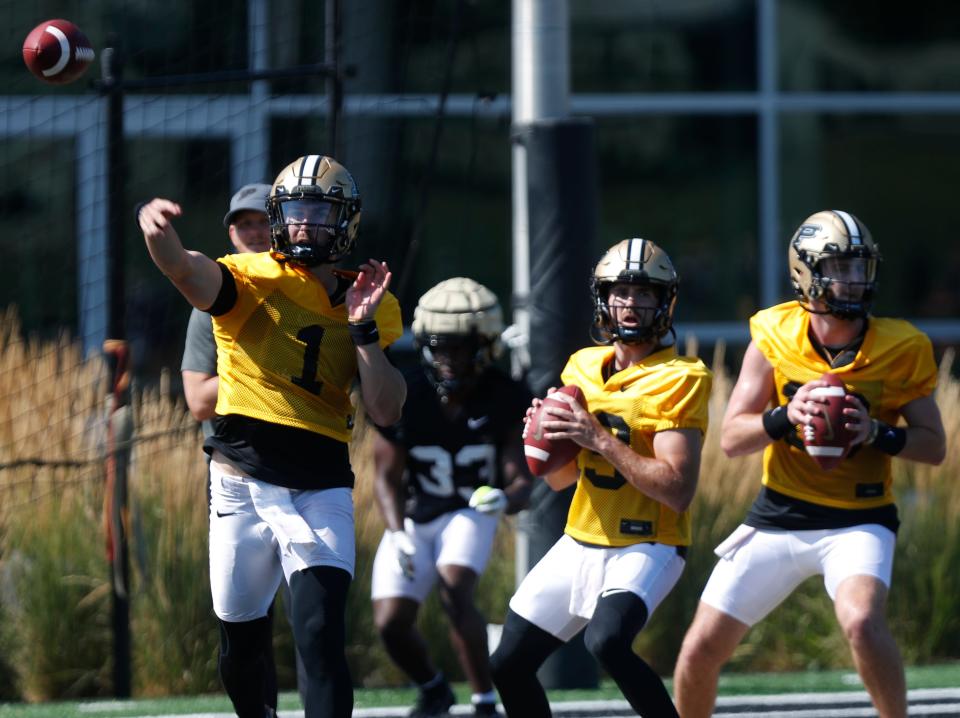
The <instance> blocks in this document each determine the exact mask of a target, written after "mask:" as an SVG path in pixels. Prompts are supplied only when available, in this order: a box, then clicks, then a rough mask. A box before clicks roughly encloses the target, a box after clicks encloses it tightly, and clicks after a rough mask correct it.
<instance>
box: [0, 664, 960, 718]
mask: <svg viewBox="0 0 960 718" xmlns="http://www.w3.org/2000/svg"><path fill="white" fill-rule="evenodd" d="M907 684H908V686H909V687H910V688H956V687H957V686H960V663H950V664H942V665H936V666H923V667H915V668H908V669H907ZM668 687H669V681H668ZM861 688H862V686H861V684H860V680H859V678H858V677H857V675H856V674H855V673H852V672H850V671H810V672H802V673H731V674H729V675H725V676H723V677H722V678H721V679H720V694H721V695H727V696H732V695H745V694H773V693H805V692H830V691H844V690H860V689H861ZM454 689H455V690H456V691H457V695H458V696H459V697H460V699H461V700H464V699H465V698H466V696H467V695H469V690H468V689H467V687H466V685H465V684H458V685H455V686H454ZM620 698H621V695H620V692H619V691H618V690H617V687H616V685H614V684H613V683H612V682H610V681H604V682H603V684H602V685H601V686H600V688H598V689H597V690H571V691H561V690H556V691H550V699H551V700H552V701H573V700H608V699H609V700H617V699H620ZM413 699H414V690H413V689H411V688H404V689H366V690H358V691H357V693H356V707H357V708H377V707H383V706H408V705H411V704H412V703H413ZM298 708H300V699H299V698H298V696H297V695H296V693H292V692H289V693H283V694H282V695H281V697H280V709H281V710H296V709H298ZM229 711H230V702H229V701H228V700H227V698H226V696H225V695H222V694H221V695H205V696H188V697H181V698H163V699H146V700H131V701H84V702H73V703H42V704H36V705H26V704H19V703H6V704H0V718H138V717H139V716H148V715H149V716H158V715H177V714H188V713H228V712H229Z"/></svg>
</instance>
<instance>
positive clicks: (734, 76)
mask: <svg viewBox="0 0 960 718" xmlns="http://www.w3.org/2000/svg"><path fill="white" fill-rule="evenodd" d="M756 34H757V31H756V8H755V2H753V0H714V1H713V2H708V3H705V2H700V1H699V0H650V1H647V2H642V3H638V2H631V1H629V0H618V1H614V2H610V1H607V2H586V1H585V0H574V2H571V3H570V62H571V74H572V80H571V81H572V86H573V91H574V92H693V91H700V92H715V91H728V92H729V91H745V90H751V89H753V88H754V87H756V76H757V71H756V54H757V53H756Z"/></svg>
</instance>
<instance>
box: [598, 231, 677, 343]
mask: <svg viewBox="0 0 960 718" xmlns="http://www.w3.org/2000/svg"><path fill="white" fill-rule="evenodd" d="M620 283H628V284H639V285H643V286H649V287H652V288H653V289H655V290H656V291H657V296H658V303H657V306H656V307H655V308H653V309H644V310H638V311H639V312H641V313H642V318H643V319H644V321H642V322H641V324H640V325H638V326H625V325H622V324H617V322H616V321H615V320H614V318H613V316H612V315H611V313H610V305H609V303H608V297H609V294H610V287H611V286H612V285H614V284H620ZM678 285H679V279H678V277H677V272H676V270H675V269H674V268H673V262H671V261H670V257H669V256H667V253H666V252H665V251H663V250H662V249H661V248H660V247H658V246H657V245H656V244H654V243H653V242H651V241H650V240H648V239H637V238H634V239H625V240H623V241H622V242H619V243H617V244H615V245H613V246H612V247H611V248H610V249H609V250H607V252H606V254H604V255H603V257H601V258H600V261H599V262H597V266H596V267H595V268H594V270H593V277H592V278H591V280H590V293H591V294H592V295H593V327H592V329H591V334H592V335H593V338H594V341H596V342H598V343H600V344H612V343H613V342H615V341H620V342H623V343H625V344H639V343H642V342H649V341H656V340H659V339H660V338H661V337H663V336H665V335H666V334H667V333H668V332H670V331H672V329H673V310H674V308H675V307H676V305H677V288H678Z"/></svg>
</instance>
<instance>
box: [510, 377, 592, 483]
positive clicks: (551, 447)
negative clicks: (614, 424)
mask: <svg viewBox="0 0 960 718" xmlns="http://www.w3.org/2000/svg"><path fill="white" fill-rule="evenodd" d="M557 391H558V392H563V393H564V394H569V395H570V396H572V397H573V398H574V399H576V400H577V401H579V402H580V405H581V406H583V407H586V406H587V400H586V397H584V395H583V392H582V391H581V390H580V387H578V386H574V385H572V384H571V385H569V386H561V387H560V388H559V389H557ZM551 396H552V395H551V394H548V395H547V396H546V398H544V400H543V403H542V404H541V405H540V407H539V408H538V409H537V410H536V411H535V412H534V413H533V416H531V417H530V423H529V424H527V427H526V430H525V431H524V437H523V453H524V454H525V455H526V457H527V466H528V467H530V472H531V473H532V474H533V475H534V476H545V475H547V474H550V473H553V472H554V471H556V470H557V469H559V468H561V467H563V466H564V465H565V464H568V463H569V462H571V461H572V460H573V459H574V457H575V456H576V455H577V454H579V453H580V445H579V444H578V443H577V442H575V441H571V440H570V439H559V440H557V441H551V440H550V439H547V438H545V437H544V433H545V431H544V429H543V427H542V426H540V422H541V421H543V420H544V417H546V419H547V420H549V414H546V413H545V412H544V411H543V408H544V407H546V406H559V407H562V408H564V409H566V408H568V407H567V404H566V403H565V402H564V401H563V400H562V399H553V398H551Z"/></svg>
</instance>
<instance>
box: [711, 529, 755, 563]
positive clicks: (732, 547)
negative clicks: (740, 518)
mask: <svg viewBox="0 0 960 718" xmlns="http://www.w3.org/2000/svg"><path fill="white" fill-rule="evenodd" d="M756 532H757V530H756V529H755V528H754V527H753V526H747V525H746V524H740V525H739V526H737V528H735V529H734V530H733V533H732V534H730V535H729V536H727V537H726V538H725V539H724V540H723V541H721V542H720V545H719V546H717V547H716V548H715V549H713V552H714V553H715V554H717V556H719V557H720V558H725V559H731V558H733V555H734V554H735V553H736V552H737V549H738V548H740V547H741V546H743V544H745V543H746V542H747V540H748V539H749V538H750V537H751V536H753V535H754V534H755V533H756Z"/></svg>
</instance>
